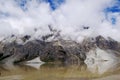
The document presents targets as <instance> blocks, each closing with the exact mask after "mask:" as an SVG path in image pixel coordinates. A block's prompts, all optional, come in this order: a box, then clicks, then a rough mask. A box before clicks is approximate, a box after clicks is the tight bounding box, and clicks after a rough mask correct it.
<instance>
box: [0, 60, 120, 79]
mask: <svg viewBox="0 0 120 80" xmlns="http://www.w3.org/2000/svg"><path fill="white" fill-rule="evenodd" d="M0 80H120V64H119V63H115V62H107V61H106V62H98V63H96V64H81V65H63V64H53V63H49V64H48V63H44V64H41V63H29V64H24V65H23V64H22V65H9V66H8V65H2V64H1V65H0Z"/></svg>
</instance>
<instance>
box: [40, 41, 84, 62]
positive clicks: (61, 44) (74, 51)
mask: <svg viewBox="0 0 120 80" xmlns="http://www.w3.org/2000/svg"><path fill="white" fill-rule="evenodd" d="M44 50H45V51H43V54H44V55H43V56H40V59H41V60H42V61H45V62H49V61H53V62H54V61H60V62H64V63H71V64H72V63H76V64H78V63H80V62H81V61H84V60H85V58H86V56H85V53H84V52H82V51H81V49H80V47H79V44H78V43H76V42H74V41H66V40H59V41H54V42H50V43H48V44H47V45H46V47H45V49H44Z"/></svg>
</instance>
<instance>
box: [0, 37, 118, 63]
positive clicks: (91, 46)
mask: <svg viewBox="0 0 120 80" xmlns="http://www.w3.org/2000/svg"><path fill="white" fill-rule="evenodd" d="M29 38H30V36H28V35H26V36H23V37H21V38H20V40H21V41H22V42H23V44H19V43H18V42H17V40H16V39H15V40H13V41H11V42H7V41H1V42H0V63H9V62H10V63H11V62H12V63H19V62H25V61H29V60H32V59H34V58H36V57H38V56H39V57H40V60H41V61H44V62H62V63H65V64H80V63H81V62H84V61H85V60H86V59H88V58H89V56H88V55H91V54H92V53H94V54H95V55H97V50H98V49H100V50H103V51H104V52H107V54H108V55H107V56H109V54H110V55H112V56H113V57H114V59H117V58H119V57H120V43H119V42H117V41H115V40H113V39H112V38H108V39H105V38H104V37H102V36H97V37H95V38H86V39H84V40H83V41H82V42H81V43H78V42H75V41H72V40H63V39H58V40H54V41H45V40H37V39H35V40H30V41H29ZM8 41H9V40H8ZM91 50H92V51H93V52H92V53H91ZM99 55H100V53H99ZM101 55H102V56H100V57H103V56H106V55H104V54H102V53H101ZM98 57H99V56H98ZM105 58H106V57H104V58H101V59H103V60H106V59H105ZM110 58H112V57H110Z"/></svg>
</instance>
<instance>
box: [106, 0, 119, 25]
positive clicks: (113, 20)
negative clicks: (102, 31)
mask: <svg viewBox="0 0 120 80" xmlns="http://www.w3.org/2000/svg"><path fill="white" fill-rule="evenodd" d="M104 12H105V15H106V19H107V20H109V21H110V22H111V23H112V24H113V25H115V24H116V17H115V16H114V15H113V16H110V17H109V13H110V14H111V13H113V14H114V13H120V0H116V2H115V3H114V5H112V6H110V7H107V8H106V9H105V10H104Z"/></svg>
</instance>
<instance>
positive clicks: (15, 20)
mask: <svg viewBox="0 0 120 80" xmlns="http://www.w3.org/2000/svg"><path fill="white" fill-rule="evenodd" d="M46 3H47V4H46ZM59 7H60V8H59ZM0 23H1V24H0V26H1V27H0V28H1V29H0V30H1V31H0V34H1V32H2V31H5V29H6V28H8V29H7V30H9V29H10V28H11V29H12V30H11V33H13V32H14V31H15V33H18V34H24V33H25V34H29V33H30V34H31V32H32V30H33V29H34V28H41V30H40V32H39V33H40V34H43V33H47V32H49V30H48V27H47V26H46V25H49V24H51V25H53V27H55V28H56V29H58V30H60V31H61V32H62V34H63V35H67V36H68V37H71V36H74V39H78V40H79V39H82V38H83V37H84V36H89V35H93V34H92V33H93V32H94V35H95V33H96V35H97V34H100V35H104V36H108V35H109V36H111V37H114V36H113V34H115V35H116V34H118V33H119V32H120V28H119V25H120V0H8V1H6V0H0ZM3 23H4V24H3ZM82 25H85V26H90V27H91V30H90V31H87V32H86V31H85V32H81V31H79V30H81V28H82ZM2 26H6V28H5V27H2ZM14 29H16V30H14ZM42 29H43V30H42ZM47 30H48V31H47ZM43 31H44V32H43ZM6 32H7V31H6ZM41 32H42V33H41ZM3 33H4V32H3ZM8 34H10V33H8ZM5 35H6V33H5ZM78 35H79V37H78ZM0 36H2V35H0ZM116 36H117V37H119V39H120V36H119V35H116ZM115 38H116V37H114V39H115Z"/></svg>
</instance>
